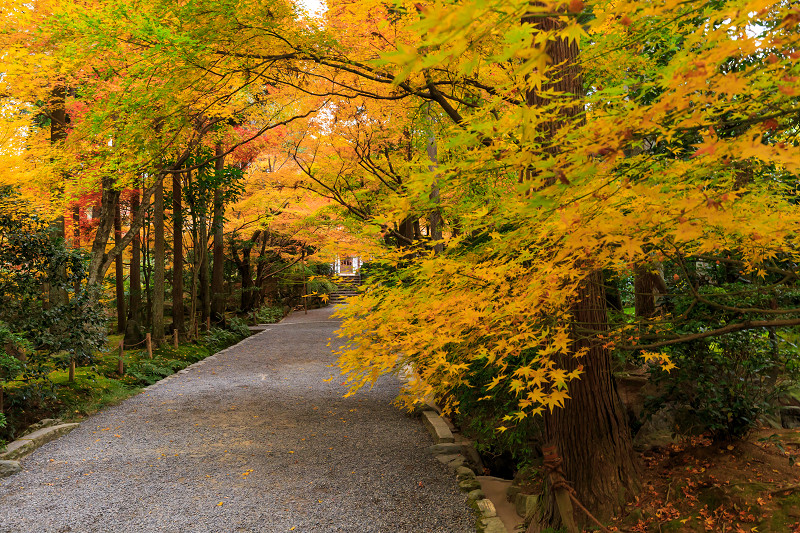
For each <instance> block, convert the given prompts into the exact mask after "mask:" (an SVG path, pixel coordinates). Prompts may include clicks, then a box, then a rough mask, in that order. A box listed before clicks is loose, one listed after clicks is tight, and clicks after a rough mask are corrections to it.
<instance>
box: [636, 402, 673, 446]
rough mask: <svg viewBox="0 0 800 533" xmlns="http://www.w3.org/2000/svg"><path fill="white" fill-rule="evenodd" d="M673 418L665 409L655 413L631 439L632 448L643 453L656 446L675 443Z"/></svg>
mask: <svg viewBox="0 0 800 533" xmlns="http://www.w3.org/2000/svg"><path fill="white" fill-rule="evenodd" d="M674 427H675V418H674V416H673V415H672V414H671V413H670V412H668V411H667V410H666V409H662V410H661V411H659V412H657V413H655V414H654V415H653V416H652V417H651V418H650V419H649V420H648V421H646V422H645V423H644V424H642V427H641V428H639V431H637V432H636V436H635V437H634V438H633V447H634V448H635V449H636V450H639V451H644V450H647V449H650V448H654V447H656V446H666V445H668V444H672V443H674V442H677V440H676V439H675V437H674V436H673V434H674Z"/></svg>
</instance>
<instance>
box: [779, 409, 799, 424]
mask: <svg viewBox="0 0 800 533" xmlns="http://www.w3.org/2000/svg"><path fill="white" fill-rule="evenodd" d="M781 426H783V427H784V428H786V429H795V428H800V407H795V406H793V405H785V406H783V407H781Z"/></svg>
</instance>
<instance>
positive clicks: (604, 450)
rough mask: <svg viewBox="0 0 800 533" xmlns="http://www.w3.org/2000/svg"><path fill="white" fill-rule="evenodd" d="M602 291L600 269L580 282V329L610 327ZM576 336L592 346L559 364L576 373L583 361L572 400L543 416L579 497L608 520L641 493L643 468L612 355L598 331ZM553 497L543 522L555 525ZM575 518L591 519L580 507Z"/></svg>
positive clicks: (581, 345)
mask: <svg viewBox="0 0 800 533" xmlns="http://www.w3.org/2000/svg"><path fill="white" fill-rule="evenodd" d="M604 292H605V291H604V289H603V274H602V272H600V271H595V272H592V273H591V274H590V275H589V277H588V279H587V280H586V281H585V282H584V283H583V284H582V285H581V287H580V289H579V294H578V296H577V299H578V301H577V302H576V303H575V306H574V309H573V313H574V317H573V320H574V325H575V327H576V328H581V329H586V330H591V331H592V332H594V331H607V330H608V317H607V314H606V301H605V294H604ZM575 336H576V337H577V338H578V341H577V342H576V346H575V348H576V351H577V350H580V349H582V348H588V352H587V353H586V355H585V356H584V357H582V358H580V359H578V358H576V357H573V356H571V355H567V356H564V357H561V358H559V359H558V367H559V368H562V369H564V370H568V371H572V370H575V369H576V368H577V367H578V366H579V365H583V369H584V373H583V375H581V378H580V380H578V381H572V382H571V383H570V385H569V396H570V399H569V400H566V401H565V402H564V407H563V408H555V409H553V411H552V413H548V414H547V415H546V416H545V424H546V436H547V439H548V441H549V442H551V443H555V444H557V446H558V449H559V451H560V452H561V457H562V459H563V461H564V464H563V467H562V468H563V472H564V477H565V479H566V480H567V481H568V482H569V483H570V484H571V485H572V487H573V488H574V489H575V493H576V497H577V499H578V501H580V502H581V504H583V505H584V507H586V508H587V509H589V510H590V511H591V512H592V514H594V515H595V516H596V517H598V518H599V519H600V520H608V519H609V518H611V517H612V516H613V515H615V514H617V513H618V512H619V511H621V510H622V508H623V506H624V505H625V503H626V502H628V501H629V500H630V499H632V498H633V496H635V495H636V493H637V492H638V491H639V469H638V465H637V464H636V460H635V458H634V453H633V447H632V444H631V437H630V430H629V429H628V423H627V419H626V417H625V410H624V409H623V407H622V404H621V402H620V400H619V396H618V395H617V390H616V385H615V382H614V376H613V375H612V373H611V357H610V353H609V351H608V350H607V349H605V348H604V347H603V343H602V341H600V340H598V339H597V334H595V333H591V334H590V336H588V337H586V336H585V334H584V335H581V333H579V332H577V331H576V332H575ZM550 492H552V491H550ZM552 500H553V499H552V497H551V498H550V499H549V501H548V502H547V505H548V507H547V509H546V512H545V514H544V518H545V520H544V522H545V524H543V525H548V526H554V527H557V526H559V525H560V516H558V515H557V513H555V502H554V501H552ZM575 519H576V522H577V523H578V524H586V523H587V522H588V518H587V517H586V516H585V515H584V514H583V513H582V512H581V511H576V515H575Z"/></svg>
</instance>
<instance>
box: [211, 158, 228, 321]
mask: <svg viewBox="0 0 800 533" xmlns="http://www.w3.org/2000/svg"><path fill="white" fill-rule="evenodd" d="M222 153H223V148H222V144H219V143H217V146H216V156H217V157H218V159H217V161H216V163H215V164H214V169H215V170H216V172H217V174H221V173H222V171H223V170H224V168H225V159H224V158H223V157H222ZM224 208H225V205H224V203H223V198H222V189H220V188H217V189H216V190H215V191H214V218H213V221H212V228H213V232H214V261H213V271H212V272H211V320H213V321H214V323H215V324H220V325H223V326H224V325H225V287H224V279H223V276H224V272H225V271H224V266H225V248H224V243H223V240H222V238H223V225H224V220H223V217H224V216H225V215H224Z"/></svg>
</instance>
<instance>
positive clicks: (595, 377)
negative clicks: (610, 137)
mask: <svg viewBox="0 0 800 533" xmlns="http://www.w3.org/2000/svg"><path fill="white" fill-rule="evenodd" d="M523 22H532V23H534V24H535V25H536V26H537V28H538V29H540V30H541V31H551V30H554V29H557V28H558V26H559V24H560V22H559V21H558V19H556V18H536V19H531V20H523ZM544 46H545V47H546V48H545V52H546V53H547V54H548V56H549V57H550V58H551V60H552V65H554V69H553V71H551V72H550V74H549V79H550V80H552V81H551V82H549V83H545V84H543V85H542V89H541V91H537V90H536V89H532V90H530V91H529V92H528V94H527V95H526V96H527V98H526V100H527V103H528V105H530V106H544V105H549V104H550V103H552V102H551V100H550V98H548V97H547V96H544V95H545V94H548V93H549V94H553V93H555V94H558V95H560V96H557V97H556V98H558V99H559V100H561V102H562V104H565V105H563V106H562V107H561V115H560V117H559V119H558V120H553V121H551V122H549V123H547V124H545V125H544V126H543V127H542V128H541V130H540V136H541V138H542V140H543V142H544V144H545V146H548V145H549V146H548V148H546V150H547V151H548V152H550V153H551V154H553V155H555V154H557V153H558V152H559V150H560V147H559V146H556V145H554V144H552V142H551V140H552V139H554V138H557V133H558V131H559V130H560V129H561V128H562V127H564V126H565V125H567V124H569V125H581V124H582V121H583V119H582V118H581V117H580V116H579V114H580V113H582V111H583V107H582V104H581V101H580V100H579V98H578V96H579V95H581V94H582V93H583V80H582V75H581V71H580V66H579V62H578V52H579V50H578V46H577V43H575V42H571V43H570V42H568V41H566V40H563V39H555V40H548V41H547V42H546V43H545V44H544ZM570 100H574V102H575V103H574V105H569V104H570ZM527 174H528V176H532V173H530V172H528V173H527ZM549 184H551V183H545V185H549ZM578 268H580V265H578ZM572 313H573V327H574V328H573V329H574V330H575V331H574V332H575V336H576V338H578V339H579V340H578V341H577V343H576V350H580V349H582V348H587V349H588V351H587V353H586V355H585V356H584V357H582V358H581V359H577V358H575V357H573V356H572V355H566V356H563V357H561V358H559V360H558V361H557V363H558V365H559V367H560V368H564V369H567V370H573V369H575V368H576V367H577V366H578V365H583V367H584V374H583V375H582V376H581V379H580V380H579V381H573V382H572V383H570V386H569V395H570V399H569V400H566V402H565V405H564V407H563V408H555V409H553V411H552V413H547V414H546V415H545V427H546V431H545V432H546V438H547V440H548V441H549V442H550V443H551V444H555V445H556V446H557V447H558V449H559V451H560V453H561V457H562V458H563V460H564V464H563V467H562V468H563V471H564V477H565V478H566V480H567V481H568V482H570V483H571V485H572V487H573V488H574V489H575V493H576V497H577V499H578V500H579V501H580V502H581V503H582V504H583V505H584V506H585V507H586V508H587V509H589V511H591V512H592V513H593V514H594V515H595V516H596V517H598V518H599V519H601V520H607V519H609V518H610V517H611V516H613V515H614V514H616V513H618V512H619V511H621V510H622V508H623V506H624V505H625V503H626V502H627V501H628V500H630V499H631V498H632V497H633V496H635V495H636V493H637V492H638V491H639V488H640V482H639V469H638V465H637V464H636V462H635V460H634V453H633V446H632V443H631V437H630V430H629V429H628V425H627V420H626V418H625V411H624V410H623V408H622V405H621V402H620V400H619V396H618V395H617V391H616V386H615V383H614V379H613V376H612V374H611V354H610V352H609V351H608V350H607V349H605V348H604V347H603V343H602V341H600V340H599V339H598V338H597V334H592V335H591V336H590V337H588V338H587V337H583V338H581V337H580V333H579V331H586V330H589V331H606V330H607V329H608V316H607V309H606V296H605V288H604V285H603V273H602V272H601V271H594V272H591V273H590V274H589V275H588V276H587V278H586V280H585V281H584V283H583V284H582V285H581V286H580V287H579V289H578V293H577V294H576V297H575V302H574V305H573V309H572ZM549 492H550V494H551V497H550V498H548V500H547V502H545V505H546V508H545V512H544V514H543V516H542V520H541V521H540V522H538V523H537V522H536V521H534V523H533V524H532V527H531V529H532V530H536V529H537V525H538V526H551V527H558V526H560V524H561V520H560V516H558V513H557V512H556V510H555V502H554V498H553V497H552V492H553V491H549ZM575 519H576V521H577V522H578V524H586V523H587V521H588V518H587V517H586V516H585V514H584V513H582V512H580V511H576V514H575Z"/></svg>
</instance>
